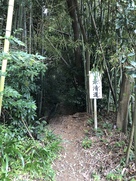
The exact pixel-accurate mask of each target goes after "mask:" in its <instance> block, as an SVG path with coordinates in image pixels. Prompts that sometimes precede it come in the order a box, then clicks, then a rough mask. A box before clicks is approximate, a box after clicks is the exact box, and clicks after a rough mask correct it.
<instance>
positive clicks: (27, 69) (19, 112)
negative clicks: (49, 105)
mask: <svg viewBox="0 0 136 181" xmlns="http://www.w3.org/2000/svg"><path fill="white" fill-rule="evenodd" d="M16 41H17V40H16ZM18 43H20V42H18ZM4 58H7V59H8V68H7V73H6V86H5V90H4V99H3V108H4V109H3V115H5V113H6V115H5V117H6V121H7V120H10V121H13V120H14V121H17V122H19V121H20V120H22V119H23V120H26V121H27V122H28V123H30V122H31V121H33V120H34V118H35V116H36V108H37V107H36V103H35V101H34V99H33V97H32V94H34V93H36V92H37V89H39V88H40V87H38V86H37V84H36V81H38V79H39V76H40V74H41V73H44V72H45V70H46V65H45V63H44V62H43V60H44V59H45V57H42V56H40V55H38V54H36V55H33V54H27V53H25V52H22V51H16V52H13V51H12V52H10V53H9V54H2V53H1V54H0V60H1V61H2V59H4Z"/></svg>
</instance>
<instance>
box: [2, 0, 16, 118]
mask: <svg viewBox="0 0 136 181" xmlns="http://www.w3.org/2000/svg"><path fill="white" fill-rule="evenodd" d="M13 9H14V0H9V5H8V14H7V24H6V34H5V36H6V39H5V42H4V53H8V51H9V40H8V38H9V37H10V35H11V27H12V17H13ZM6 68H7V59H4V60H3V61H2V68H1V74H2V75H1V78H0V115H1V109H2V99H3V91H4V84H5V73H6Z"/></svg>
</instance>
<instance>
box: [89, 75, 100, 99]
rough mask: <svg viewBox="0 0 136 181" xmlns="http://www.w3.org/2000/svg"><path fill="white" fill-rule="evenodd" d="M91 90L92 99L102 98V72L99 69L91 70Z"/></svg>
mask: <svg viewBox="0 0 136 181" xmlns="http://www.w3.org/2000/svg"><path fill="white" fill-rule="evenodd" d="M89 92H90V99H101V98H102V81H101V74H100V73H99V72H97V71H95V72H94V71H92V72H91V71H89Z"/></svg>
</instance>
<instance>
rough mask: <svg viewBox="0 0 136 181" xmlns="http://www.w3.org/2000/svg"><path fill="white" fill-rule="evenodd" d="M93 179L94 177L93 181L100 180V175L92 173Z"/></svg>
mask: <svg viewBox="0 0 136 181" xmlns="http://www.w3.org/2000/svg"><path fill="white" fill-rule="evenodd" d="M93 179H94V181H100V180H101V178H100V175H98V174H97V173H94V174H93Z"/></svg>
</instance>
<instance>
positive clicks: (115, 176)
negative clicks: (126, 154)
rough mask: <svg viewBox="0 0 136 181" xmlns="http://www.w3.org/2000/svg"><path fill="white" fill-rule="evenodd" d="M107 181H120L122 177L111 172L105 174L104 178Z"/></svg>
mask: <svg viewBox="0 0 136 181" xmlns="http://www.w3.org/2000/svg"><path fill="white" fill-rule="evenodd" d="M106 178H107V180H109V181H110V180H118V181H122V175H121V174H116V173H113V172H110V173H108V174H107V176H106Z"/></svg>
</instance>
